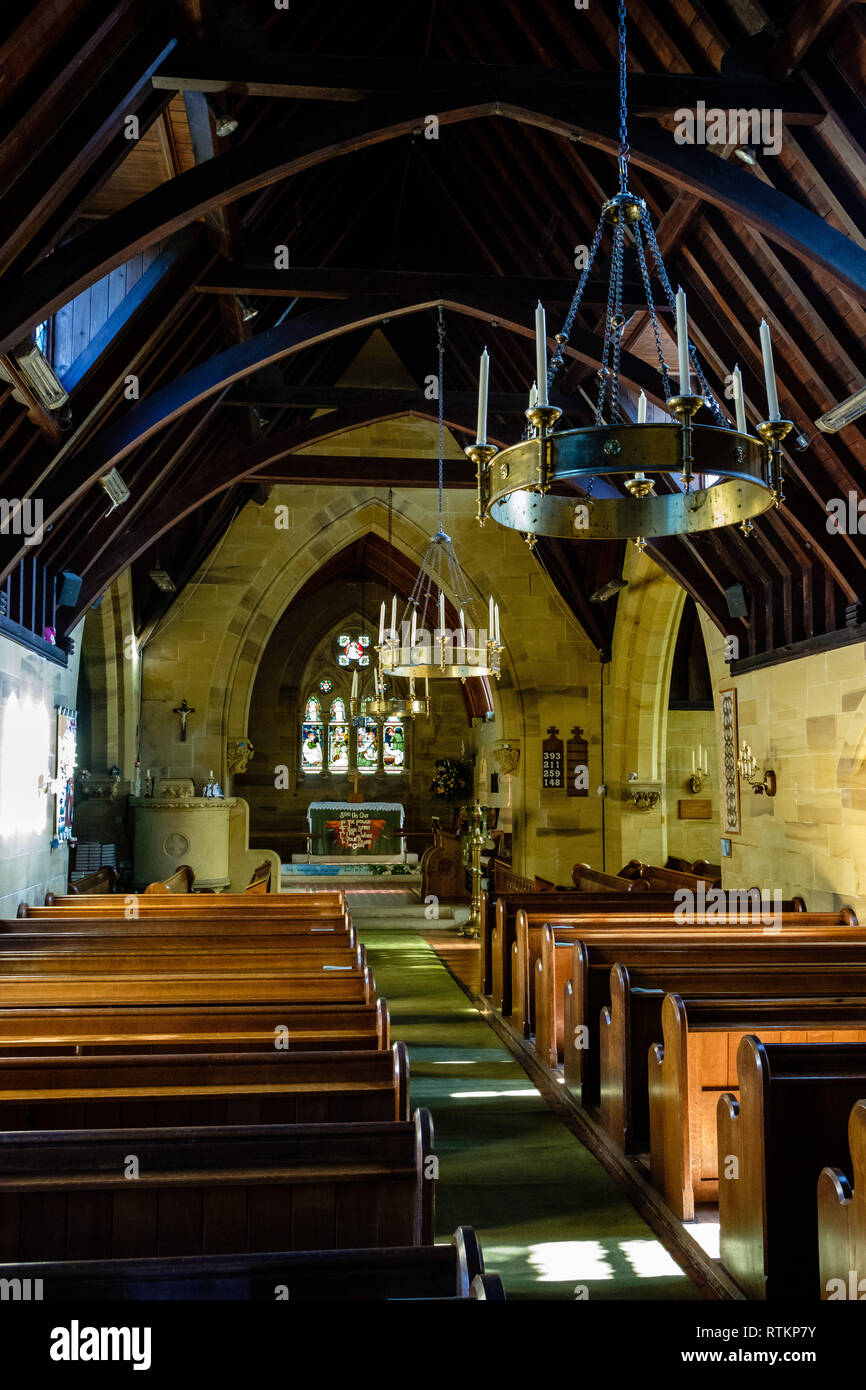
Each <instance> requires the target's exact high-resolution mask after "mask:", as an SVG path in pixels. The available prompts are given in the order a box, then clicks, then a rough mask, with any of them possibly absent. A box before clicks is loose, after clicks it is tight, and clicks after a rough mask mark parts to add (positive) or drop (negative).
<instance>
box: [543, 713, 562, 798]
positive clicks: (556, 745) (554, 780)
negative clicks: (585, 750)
mask: <svg viewBox="0 0 866 1390" xmlns="http://www.w3.org/2000/svg"><path fill="white" fill-rule="evenodd" d="M547 733H548V737H547V738H546V739H545V740H544V742H543V744H542V751H541V785H542V787H551V788H558V789H559V790H561V789H562V788H563V787H564V786H565V780H564V774H565V764H564V760H563V749H562V739H561V738H557V737H556V735H557V734H558V733H559V730H558V729H557V728H556V727H555V726H554V725H553V724H551V726H550V728H549V729H548V731H547Z"/></svg>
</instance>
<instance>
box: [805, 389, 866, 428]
mask: <svg viewBox="0 0 866 1390" xmlns="http://www.w3.org/2000/svg"><path fill="white" fill-rule="evenodd" d="M864 414H866V386H861V387H860V390H859V391H855V392H854V395H853V396H849V397H848V399H847V401H840V403H839V405H834V406H833V409H832V410H828V411H827V413H826V414H825V415H822V416H821V418H820V420H816V421H815V424H816V425H817V426H818V429H819V430H823V431H824V433H825V434H835V433H836V431H837V430H842V429H844V428H845V426H846V425H850V424H852V423H853V421H854V420H859V418H860V416H861V415H864Z"/></svg>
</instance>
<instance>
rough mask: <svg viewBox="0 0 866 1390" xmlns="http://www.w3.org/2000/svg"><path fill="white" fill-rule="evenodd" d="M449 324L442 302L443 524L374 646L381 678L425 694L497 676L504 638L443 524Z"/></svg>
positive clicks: (382, 622)
mask: <svg viewBox="0 0 866 1390" xmlns="http://www.w3.org/2000/svg"><path fill="white" fill-rule="evenodd" d="M444 353H445V326H444V319H443V314H442V307H441V305H440V308H439V325H438V356H439V375H438V383H439V529H438V530H437V531H436V533H435V535H433V536H431V538H430V540H429V541H428V543H427V548H426V550H425V551H424V555H423V558H422V560H421V565H420V567H419V569H418V573H417V574H416V576H415V581H414V584H413V586H412V591H411V593H410V595H409V601H408V603H407V604H406V605H405V606H404V609H403V612H402V617H401V620H400V622H399V625H398V620H397V597H396V594H395V595H394V596H393V598H392V601H391V614H390V618H391V621H390V626H386V622H385V618H386V605H385V602H384V600H383V602H382V608H381V612H380V614H379V641H378V644H377V646H376V651H377V654H378V663H379V675H378V677H377V679H381V677H382V676H384V675H386V674H389V673H390V674H391V675H393V676H406V677H408V678H409V682H410V686H409V689H410V697H411V698H412V699H414V682H415V680H418V679H423V680H424V683H425V698H426V691H427V689H428V684H427V683H428V682H429V681H430V680H433V679H442V678H443V677H444V678H447V679H451V680H455V679H459V680H463V681H465V680H466V679H467V678H468V677H469V676H495V677H496V679H497V680H498V679H499V675H500V671H501V655H502V650H503V647H502V642H501V640H500V631H499V607H498V605H497V604H495V603H494V601H493V597H492V595H491V596H490V598H489V601H488V604H487V608H486V609H484V608H483V606H482V605H480V604H479V603H478V601H477V599H476V598H475V596H474V595H473V592H472V588H471V585H470V583H469V580H468V579H467V577H466V574H465V572H464V570H463V567H462V565H461V564H460V561H459V559H458V557H457V552H456V550H455V549H454V542H453V541H452V539H451V537H450V536H449V535H447V534H446V532H445V529H444V526H443V515H442V495H443V468H444V463H443V453H444V447H443V446H444V399H443V376H444ZM446 592H447V593H449V594H450V595H451V596H452V599H453V601H454V603H455V605H456V607H457V608H458V610H459V619H458V623H457V626H456V627H454V628H449V627H448V626H446V610H445V594H446Z"/></svg>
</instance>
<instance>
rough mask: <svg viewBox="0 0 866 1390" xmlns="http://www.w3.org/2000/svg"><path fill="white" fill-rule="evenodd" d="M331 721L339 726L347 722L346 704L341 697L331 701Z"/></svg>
mask: <svg viewBox="0 0 866 1390" xmlns="http://www.w3.org/2000/svg"><path fill="white" fill-rule="evenodd" d="M331 720H332V721H333V722H335V723H337V724H345V722H346V702H345V700H343V699H341V698H340V697H339V696H338V697H337V699H336V700H332V701H331Z"/></svg>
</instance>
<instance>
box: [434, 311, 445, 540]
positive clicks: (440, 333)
mask: <svg viewBox="0 0 866 1390" xmlns="http://www.w3.org/2000/svg"><path fill="white" fill-rule="evenodd" d="M436 339H437V352H438V356H439V390H438V395H439V530H440V531H441V530H442V529H443V526H442V475H443V470H444V453H445V443H444V441H445V400H444V395H445V392H444V377H445V315H444V312H443V309H442V305H441V304H440V305H439V322H438V324H437V326H436Z"/></svg>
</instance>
